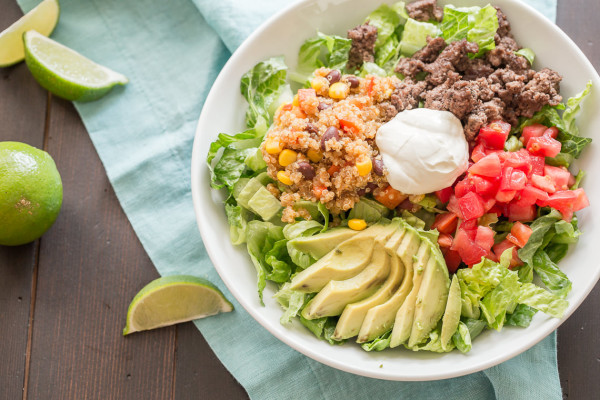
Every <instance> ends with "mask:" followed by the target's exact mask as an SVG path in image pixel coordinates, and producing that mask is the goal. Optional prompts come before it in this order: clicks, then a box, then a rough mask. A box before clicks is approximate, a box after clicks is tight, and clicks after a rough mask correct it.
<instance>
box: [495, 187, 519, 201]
mask: <svg viewBox="0 0 600 400" xmlns="http://www.w3.org/2000/svg"><path fill="white" fill-rule="evenodd" d="M516 194H517V191H516V190H499V191H498V193H496V200H497V201H499V202H500V203H508V202H509V201H511V200H512V199H514V198H515V196H516Z"/></svg>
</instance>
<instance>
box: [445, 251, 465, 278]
mask: <svg viewBox="0 0 600 400" xmlns="http://www.w3.org/2000/svg"><path fill="white" fill-rule="evenodd" d="M444 259H445V260H446V267H448V272H450V273H454V272H456V270H457V269H458V267H459V265H460V263H461V261H462V260H461V258H460V254H458V251H456V250H450V249H446V252H445V253H444Z"/></svg>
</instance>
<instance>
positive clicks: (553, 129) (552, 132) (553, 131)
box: [544, 126, 558, 139]
mask: <svg viewBox="0 0 600 400" xmlns="http://www.w3.org/2000/svg"><path fill="white" fill-rule="evenodd" d="M544 135H548V136H550V137H551V138H552V139H556V138H557V137H558V128H557V127H555V126H551V127H550V128H548V129H546V130H545V131H544Z"/></svg>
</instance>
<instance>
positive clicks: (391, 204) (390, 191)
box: [375, 186, 407, 210]
mask: <svg viewBox="0 0 600 400" xmlns="http://www.w3.org/2000/svg"><path fill="white" fill-rule="evenodd" d="M406 197H407V196H406V195H405V194H402V192H399V191H397V190H396V189H394V188H393V187H391V186H388V187H386V188H385V189H383V190H382V191H381V192H379V194H378V195H377V196H375V200H377V201H378V202H380V203H381V204H383V205H384V206H386V207H387V208H389V209H391V210H393V209H394V208H396V207H398V206H399V205H400V203H402V202H403V201H404V200H406Z"/></svg>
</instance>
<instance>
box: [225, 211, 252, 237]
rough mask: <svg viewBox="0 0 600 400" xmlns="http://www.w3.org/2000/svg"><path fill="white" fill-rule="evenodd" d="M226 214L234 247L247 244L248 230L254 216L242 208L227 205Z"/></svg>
mask: <svg viewBox="0 0 600 400" xmlns="http://www.w3.org/2000/svg"><path fill="white" fill-rule="evenodd" d="M225 214H227V222H228V223H229V237H230V239H231V243H232V244H233V245H238V244H242V243H245V242H246V228H247V226H248V222H249V221H251V220H253V219H254V215H253V214H252V213H251V212H250V211H248V210H246V209H245V208H244V207H242V206H236V205H232V204H228V203H226V204H225Z"/></svg>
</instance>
